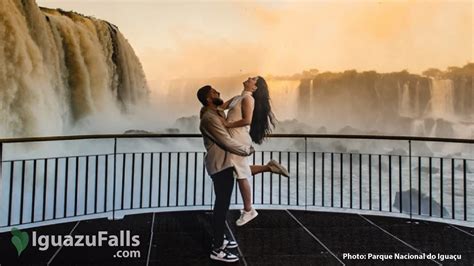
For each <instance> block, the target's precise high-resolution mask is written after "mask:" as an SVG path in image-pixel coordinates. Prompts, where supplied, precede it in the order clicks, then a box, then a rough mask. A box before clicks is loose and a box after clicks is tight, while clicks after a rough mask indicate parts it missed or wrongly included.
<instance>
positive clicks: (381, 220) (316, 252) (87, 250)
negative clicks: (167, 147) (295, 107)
mask: <svg viewBox="0 0 474 266" xmlns="http://www.w3.org/2000/svg"><path fill="white" fill-rule="evenodd" d="M238 215H239V213H238V211H237V210H233V211H231V212H230V214H229V216H228V219H227V225H228V229H229V230H230V231H229V232H230V234H229V235H233V236H234V237H235V239H236V240H237V241H238V243H239V248H238V249H233V250H232V251H233V252H234V253H235V254H238V255H239V257H240V261H239V262H237V263H233V264H230V265H344V264H345V265H380V264H382V263H384V264H387V265H390V264H397V265H472V263H473V262H474V229H473V228H468V227H462V226H457V225H448V224H443V223H436V222H427V221H420V220H409V219H401V218H389V217H381V216H371V215H357V214H342V213H330V212H306V211H291V210H259V216H258V217H257V218H256V219H255V220H254V221H252V222H250V223H249V224H247V225H245V226H243V227H236V226H235V224H234V222H235V220H236V219H237V218H238ZM210 219H211V212H205V211H186V212H169V213H148V214H137V215H130V216H125V218H124V219H123V220H112V221H111V220H107V219H94V220H87V221H77V222H70V223H64V224H60V225H50V226H43V227H39V228H34V229H28V230H25V231H26V232H28V233H29V235H30V237H31V231H33V230H35V231H37V234H38V235H40V234H41V235H47V234H51V235H67V234H70V235H72V236H74V235H94V234H95V235H97V232H98V231H107V232H108V233H109V234H110V235H111V234H116V235H119V234H120V233H119V232H120V230H130V231H131V234H132V235H139V240H140V245H139V246H137V247H126V248H117V247H62V248H61V247H50V248H49V249H48V250H46V251H39V250H38V248H39V247H32V246H30V247H28V248H27V249H26V250H25V251H24V253H23V254H22V255H21V257H20V258H18V257H17V254H16V250H15V248H14V247H13V245H11V243H10V238H11V234H10V233H2V234H0V249H1V250H2V256H1V259H0V263H1V265H20V264H22V265H220V264H221V263H216V262H213V261H211V260H210V259H209V251H210V245H211V226H210ZM30 241H31V240H30ZM122 249H123V250H128V251H130V253H129V254H128V255H129V256H134V257H128V258H118V257H117V251H119V250H122ZM136 251H138V253H137V252H136ZM123 254H125V253H123ZM344 254H346V255H344ZM349 254H350V256H351V257H349V256H348V255H349ZM369 254H372V255H369ZM423 254H425V256H428V254H432V255H434V256H435V257H434V259H427V258H426V259H418V257H419V256H422V255H423ZM376 255H384V256H390V255H391V256H392V259H389V258H385V259H384V260H383V261H382V260H381V259H380V258H379V259H375V256H376ZM356 256H365V259H364V258H361V259H356ZM368 256H372V258H368ZM395 256H399V258H398V259H397V258H396V257H395ZM348 257H349V258H348ZM459 258H460V259H459Z"/></svg>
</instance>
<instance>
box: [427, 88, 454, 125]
mask: <svg viewBox="0 0 474 266" xmlns="http://www.w3.org/2000/svg"><path fill="white" fill-rule="evenodd" d="M430 92H431V99H430V102H429V104H428V109H427V110H426V111H425V116H427V117H431V118H444V119H447V120H452V119H453V118H454V88H453V82H452V81H451V80H438V79H431V86H430Z"/></svg>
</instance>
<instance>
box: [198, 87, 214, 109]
mask: <svg viewBox="0 0 474 266" xmlns="http://www.w3.org/2000/svg"><path fill="white" fill-rule="evenodd" d="M211 89H212V87H211V85H206V86H204V87H202V88H200V89H199V90H198V91H197V98H198V100H199V101H200V102H201V104H202V105H203V106H207V96H208V95H209V92H210V91H211Z"/></svg>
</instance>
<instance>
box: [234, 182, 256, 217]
mask: <svg viewBox="0 0 474 266" xmlns="http://www.w3.org/2000/svg"><path fill="white" fill-rule="evenodd" d="M237 182H238V183H239V189H240V194H241V195H242V200H243V201H244V210H245V211H246V212H248V211H251V210H252V190H251V189H250V183H249V180H248V179H247V178H244V179H237Z"/></svg>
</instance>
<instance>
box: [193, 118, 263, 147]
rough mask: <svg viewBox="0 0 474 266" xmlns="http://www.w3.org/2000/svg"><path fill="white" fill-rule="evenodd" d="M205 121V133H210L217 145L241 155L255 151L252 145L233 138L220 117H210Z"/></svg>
mask: <svg viewBox="0 0 474 266" xmlns="http://www.w3.org/2000/svg"><path fill="white" fill-rule="evenodd" d="M203 122H205V123H204V124H203V125H202V130H203V131H204V132H203V133H205V134H208V135H209V136H210V137H211V138H212V140H213V141H215V142H216V144H217V145H219V146H220V147H221V148H223V149H225V150H226V151H228V152H231V153H234V154H237V155H240V156H249V155H250V154H252V153H253V152H254V150H253V147H252V146H247V145H243V144H241V143H239V142H238V141H236V140H234V139H232V137H231V136H230V135H229V132H227V129H226V128H225V127H224V125H223V124H222V122H221V121H220V120H219V119H217V118H215V119H214V118H208V119H207V120H206V121H203Z"/></svg>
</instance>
